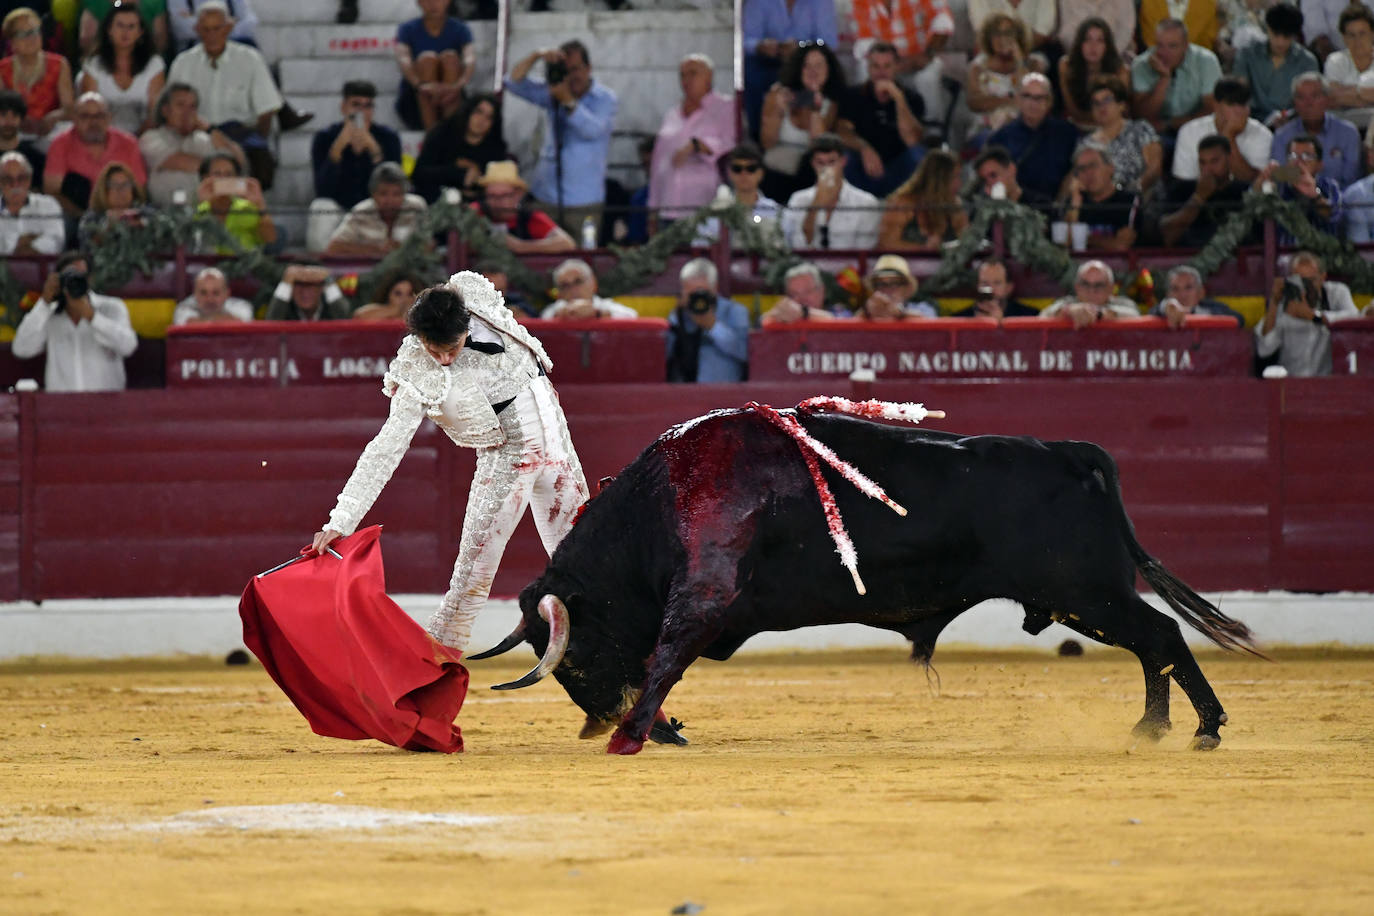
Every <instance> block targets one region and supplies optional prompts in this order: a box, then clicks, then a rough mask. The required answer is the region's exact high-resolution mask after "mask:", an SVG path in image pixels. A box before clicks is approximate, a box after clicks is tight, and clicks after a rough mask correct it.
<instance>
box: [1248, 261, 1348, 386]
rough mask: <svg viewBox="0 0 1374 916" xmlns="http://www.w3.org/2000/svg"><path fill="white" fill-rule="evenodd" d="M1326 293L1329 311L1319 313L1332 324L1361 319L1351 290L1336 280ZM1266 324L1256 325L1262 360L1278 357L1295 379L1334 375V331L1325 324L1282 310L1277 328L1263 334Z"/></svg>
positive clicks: (1318, 310)
mask: <svg viewBox="0 0 1374 916" xmlns="http://www.w3.org/2000/svg"><path fill="white" fill-rule="evenodd" d="M1322 289H1323V290H1324V291H1325V292H1326V308H1325V309H1316V312H1317V313H1318V314H1319V315H1321V316H1322V317H1323V318H1325V319H1326V320H1327V322H1329V321H1339V320H1341V319H1344V318H1358V317H1359V315H1360V313H1359V311H1358V310H1357V309H1356V308H1355V300H1354V299H1353V298H1352V297H1351V295H1350V287H1348V286H1346V285H1345V284H1344V283H1338V282H1336V281H1335V280H1327V281H1326V282H1325V283H1323V284H1322ZM1263 330H1264V321H1263V320H1262V319H1261V321H1260V323H1259V324H1257V325H1255V350H1256V351H1257V352H1258V353H1259V355H1260V356H1262V357H1267V356H1273V355H1274V354H1275V353H1277V354H1278V355H1279V365H1281V366H1283V368H1285V369H1287V370H1288V374H1289V375H1293V376H1312V375H1330V374H1331V328H1330V327H1329V325H1328V324H1327V323H1325V322H1323V323H1318V322H1315V321H1309V320H1308V319H1306V318H1294V317H1293V316H1292V315H1290V314H1288V312H1286V311H1284V310H1283V309H1282V308H1280V309H1279V313H1278V316H1277V318H1276V319H1275V321H1274V326H1273V327H1272V328H1270V330H1269V333H1268V334H1265V333H1263Z"/></svg>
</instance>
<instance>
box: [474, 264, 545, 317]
mask: <svg viewBox="0 0 1374 916" xmlns="http://www.w3.org/2000/svg"><path fill="white" fill-rule="evenodd" d="M476 270H477V272H478V273H479V274H481V275H482V276H484V277H486V278H487V279H488V280H490V281H491V285H492V286H493V287H494V288H495V289H496V291H497V292H498V293H500V294H501V296H502V297H503V298H504V299H505V300H506V307H507V308H508V309H510V310H511V311H512V312H514V313H515V317H516V318H517V319H519V318H538V317H539V310H538V309H536V308H535V307H534V306H533V305H532V304H531V303H530V300H529V299H527V298H525V294H524V293H522V292H520V290H518V289H515V288H514V287H512V286H511V285H510V277H508V276H507V275H506V269H505V268H504V267H503V266H501V264H499V263H498V262H496V261H483V262H481V263H480V264H478V265H477V267H476Z"/></svg>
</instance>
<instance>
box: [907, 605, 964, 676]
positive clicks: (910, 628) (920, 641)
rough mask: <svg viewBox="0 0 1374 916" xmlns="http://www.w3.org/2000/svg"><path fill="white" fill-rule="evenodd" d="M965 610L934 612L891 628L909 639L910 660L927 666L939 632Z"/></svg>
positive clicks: (933, 651)
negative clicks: (929, 615) (933, 614)
mask: <svg viewBox="0 0 1374 916" xmlns="http://www.w3.org/2000/svg"><path fill="white" fill-rule="evenodd" d="M965 610H967V608H959V609H958V610H957V611H946V612H945V613H942V614H936V615H935V616H934V617H923V618H921V619H920V620H913V621H911V622H910V623H904V624H900V625H898V626H895V627H892V629H894V630H896V631H897V632H898V633H901V634H902V635H903V636H905V637H906V638H907V639H909V640H911V660H912V661H913V662H916V663H917V664H919V665H924V666H926V667H927V668H929V667H930V659H931V656H933V655H934V654H935V641H936V640H937V639H939V638H940V633H941V632H942V631H943V630H944V628H945V627H947V626H949V624H950V621H952V620H953V619H954V618H955V617H958V616H959V615H960V614H962V613H964V611H965Z"/></svg>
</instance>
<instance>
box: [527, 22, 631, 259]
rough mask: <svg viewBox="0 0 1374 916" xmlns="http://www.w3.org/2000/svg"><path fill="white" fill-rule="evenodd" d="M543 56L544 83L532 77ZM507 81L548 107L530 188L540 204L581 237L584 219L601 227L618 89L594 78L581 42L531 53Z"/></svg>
mask: <svg viewBox="0 0 1374 916" xmlns="http://www.w3.org/2000/svg"><path fill="white" fill-rule="evenodd" d="M540 60H542V61H544V67H545V75H546V80H545V81H543V82H541V81H538V80H533V79H530V78H529V72H530V70H531V68H533V67H534V65H535V62H537V61H540ZM549 77H552V78H549ZM505 85H506V89H508V90H509V91H510V92H511V93H512V94H513V95H516V96H518V97H520V98H522V99H524V100H525V101H527V102H529V103H531V104H533V105H538V106H539V107H541V108H543V109H544V114H545V115H546V116H547V118H548V126H547V127H546V129H545V131H544V146H543V148H542V149H540V151H539V162H538V164H537V165H535V167H534V177H533V179H532V181H531V185H530V189H531V191H532V192H533V193H534V197H535V202H536V204H537V205H538V207H539V208H540V209H541V210H543V211H544V212H546V213H548V214H549V215H550V216H552V217H553V218H554V220H555V221H557V222H558V224H559V225H560V226H562V227H563V228H564V229H566V230H567V231H568V232H569V233H571V235H572V237H573V238H576V239H580V238H582V224H583V221H584V220H587V219H591V220H592V225H594V226H600V225H601V211H602V208H603V206H604V204H605V201H606V158H607V155H608V152H609V150H610V146H611V128H612V127H613V126H614V125H615V113H616V109H617V108H618V107H619V105H620V103H619V102H618V101H617V100H616V97H615V93H614V92H612V91H611V90H610V89H607V88H606V87H605V86H603V85H601V84H600V83H598V82H596V81H595V80H593V79H592V63H591V58H590V57H589V56H588V54H587V47H586V46H585V45H584V44H582V42H580V41H568V42H564V43H563V44H562V45H560V46H559V47H558V48H557V49H552V50H550V49H545V50H540V51H535V52H534V53H532V54H529V55H527V56H526V57H525V58H524V59H523V60H521V61H520V62H519V63H517V64H516V65H515V67H514V69H512V70H511V72H510V76H509V77H507V78H506V84H505Z"/></svg>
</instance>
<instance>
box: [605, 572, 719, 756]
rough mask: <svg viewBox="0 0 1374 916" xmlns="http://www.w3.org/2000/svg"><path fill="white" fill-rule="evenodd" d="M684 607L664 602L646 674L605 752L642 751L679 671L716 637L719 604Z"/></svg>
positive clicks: (676, 601)
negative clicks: (637, 694)
mask: <svg viewBox="0 0 1374 916" xmlns="http://www.w3.org/2000/svg"><path fill="white" fill-rule="evenodd" d="M684 591H686V592H690V591H691V590H690V589H687V590H684ZM686 604H687V602H685V601H683V600H682V599H675V598H669V599H668V606H667V609H666V613H665V614H664V624H663V630H662V631H661V632H660V633H659V638H658V645H657V646H656V647H655V648H654V653H653V655H651V656H649V660H648V664H647V665H646V666H645V667H646V670H647V672H648V674H647V676H646V677H645V679H644V687H643V689H642V690H641V691H640V694H639V698H638V699H637V700H636V701H635V704H634V705H633V706H632V707H630V711H629V712H627V713H626V714H625V717H624V718H622V719H621V720H620V725H619V726H617V728H616V730H615V734H613V735H611V740H610V743H609V744H607V745H606V753H608V754H638V753H639V752H640V750H642V749H643V747H644V741H645V740H646V739H647V738H648V736H649V729H650V727H652V725H653V724H654V719H655V717H656V716H657V715H659V708H660V707H661V706H662V705H663V700H664V699H665V698H666V697H667V696H668V691H670V690H672V689H673V686H674V685H676V684H677V682H678V681H680V680H682V674H683V672H684V671H686V670H687V666H688V665H690V664H692V662H694V661H696V660H697V659H698V658H700V657H701V653H702V650H704V649H705V648H706V647H707V646H709V645H710V644H711V642H712V641H713V640H715V639H716V638H717V637H719V636H720V630H721V628H720V626H719V624H717V623H715V621H717V620H719V618H720V607H721V605H720V604H718V603H715V602H711V601H709V600H708V601H704V602H703V601H701V600H700V599H698V600H697V601H696V602H692V604H691V606H690V607H689V608H688V607H685V605H686Z"/></svg>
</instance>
